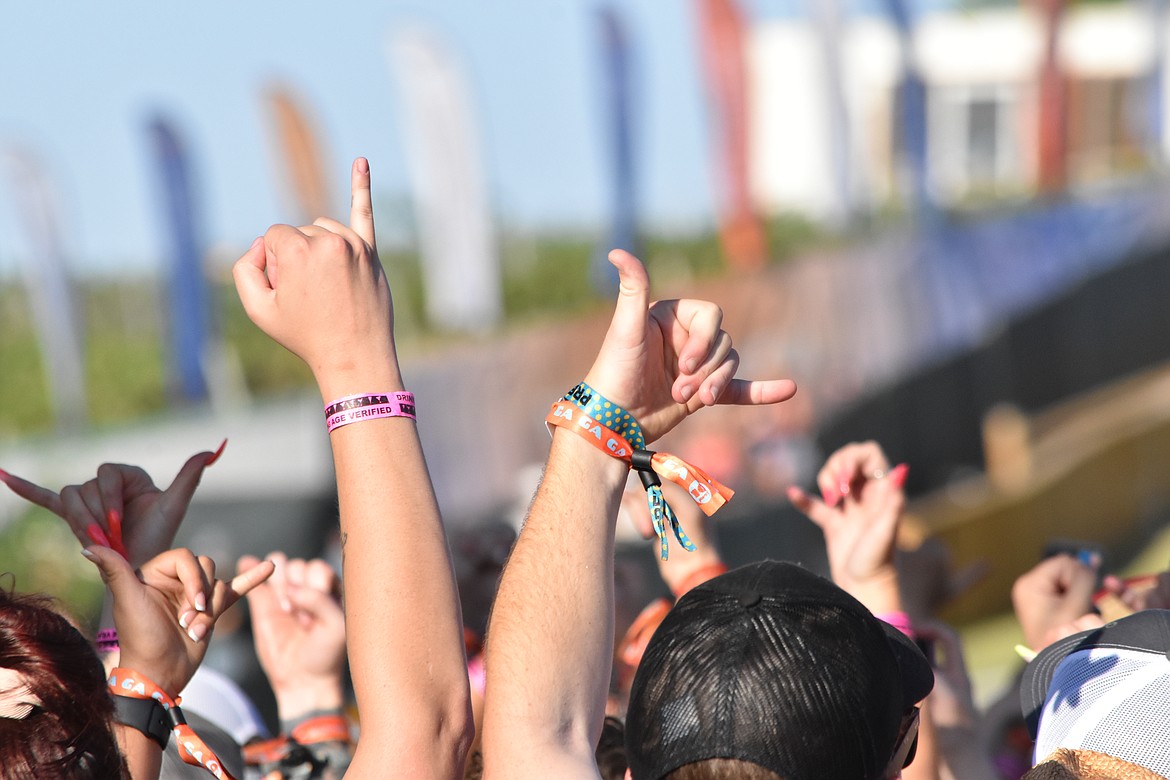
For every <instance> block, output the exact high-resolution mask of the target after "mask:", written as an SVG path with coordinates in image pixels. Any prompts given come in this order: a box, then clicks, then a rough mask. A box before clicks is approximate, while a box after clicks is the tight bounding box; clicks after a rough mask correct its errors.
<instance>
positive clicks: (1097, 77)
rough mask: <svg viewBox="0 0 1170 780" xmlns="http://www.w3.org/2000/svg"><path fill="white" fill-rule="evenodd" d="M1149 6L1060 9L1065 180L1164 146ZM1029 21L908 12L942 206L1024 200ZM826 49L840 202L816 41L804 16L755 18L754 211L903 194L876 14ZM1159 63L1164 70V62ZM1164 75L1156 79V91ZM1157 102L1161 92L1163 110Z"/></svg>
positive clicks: (1032, 64)
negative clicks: (838, 149)
mask: <svg viewBox="0 0 1170 780" xmlns="http://www.w3.org/2000/svg"><path fill="white" fill-rule="evenodd" d="M1149 8H1150V5H1148V4H1117V5H1104V6H1089V7H1081V6H1078V7H1074V8H1070V9H1069V10H1068V11H1067V12H1066V14H1065V16H1064V20H1063V23H1062V25H1061V29H1060V34H1059V38H1058V47H1059V49H1058V51H1059V57H1060V61H1061V64H1062V66H1063V68H1064V70H1065V75H1066V77H1067V84H1068V91H1067V115H1066V117H1067V118H1066V122H1067V124H1066V128H1067V144H1068V179H1069V182H1070V184H1071V185H1072V186H1074V187H1076V186H1083V185H1090V184H1094V183H1098V182H1101V181H1103V180H1107V179H1109V178H1113V177H1116V176H1119V175H1125V174H1129V173H1133V172H1137V171H1142V170H1145V169H1148V168H1149V167H1150V165H1151V159H1152V155H1151V151H1152V153H1153V155H1161V156H1163V157H1164V156H1165V152H1164V151H1163V150H1167V149H1170V122H1161V125H1162V127H1161V139H1160V143H1157V144H1154V143H1147V140H1146V139H1147V138H1149V137H1150V134H1151V133H1152V132H1153V128H1155V127H1156V124H1155V123H1154V122H1153V121H1152V120H1151V119H1150V115H1151V111H1152V110H1153V108H1152V107H1153V106H1155V105H1156V102H1155V101H1153V100H1151V99H1149V98H1148V97H1147V96H1148V95H1151V94H1152V92H1151V90H1150V88H1149V86H1148V84H1149V83H1150V81H1149V76H1150V73H1151V72H1152V71H1153V69H1154V67H1155V65H1154V63H1155V59H1156V54H1155V46H1154V43H1155V39H1154V32H1155V29H1162V30H1164V29H1165V25H1164V24H1161V25H1156V24H1154V22H1153V19H1152V17H1151V15H1150V13H1151V12H1150V10H1149ZM1042 36H1043V30H1042V25H1041V23H1040V20H1039V18H1038V17H1036V16H1035V15H1034V14H1033V13H1032V12H1030V11H1029V10H1027V9H1020V8H1012V9H996V10H985V11H971V12H966V11H954V12H948V13H938V14H931V15H928V16H924V17H922V18H920V19H919V21H918V23H917V25H916V29H915V35H914V50H913V57H914V61H915V63H916V65H917V67H918V71H919V73H920V74H921V76H922V78H923V80H924V82H925V84H926V88H927V154H928V170H929V182H930V189H931V191H932V193H933V194H934V196H935V198H936V199H937V201H938V202H939V203H941V204H943V205H957V204H960V203H962V202H964V201H969V200H972V199H984V198H988V197H1003V196H1012V195H1026V194H1028V193H1030V192H1032V190H1033V183H1034V181H1035V178H1036V171H1037V159H1036V158H1037V154H1036V148H1037V140H1036V139H1037V138H1038V129H1037V122H1036V109H1035V106H1036V104H1037V92H1038V90H1037V78H1038V75H1039V73H1040V69H1041V64H1042V60H1043V55H1044V41H1043V37H1042ZM836 38H837V40H838V41H839V43H838V44H837V46H836V48H837V51H838V53H839V57H840V60H839V62H840V67H839V71H840V73H841V79H842V85H841V93H842V95H843V98H844V105H845V113H846V115H847V125H846V128H847V129H846V132H845V133H844V135H843V136H838V137H843V139H844V145H845V146H846V147H847V150H848V151H847V155H844V156H847V158H848V163H847V166H846V167H845V171H846V172H847V173H846V179H847V182H848V186H847V191H848V193H849V197H850V198H851V199H852V203H850V204H842V203H840V200H841V198H840V197H839V196H838V195H836V193H837V192H840V191H841V190H842V185H841V184H839V183H837V182H838V181H840V179H839V178H838V177H837V175H836V174H835V170H836V169H835V166H834V162H833V156H834V151H833V146H834V144H833V142H832V141H831V139H832V138H833V137H834V134H833V133H831V132H830V130H831V126H830V116H832V114H833V105H832V95H833V91H832V90H831V89H830V85H829V83H828V80H827V77H826V74H827V73H828V72H829V69H828V68H827V67H826V61H827V56H829V55H827V54H826V48H825V47H824V46H822V44H821V36H820V35H819V34H818V31H817V28H816V27H815V26H814V25H813V24H811V23H810V22H808V21H805V20H791V21H778V22H770V23H765V24H760V25H758V26H757V27H756V28H755V29H754V30H753V33H752V37H751V43H750V49H749V52H748V55H747V56H748V60H749V73H750V74H751V79H752V85H751V105H750V109H749V110H750V111H751V122H750V128H751V130H750V132H751V143H752V161H753V162H752V177H753V180H752V189H753V193H754V195H755V198H756V202H757V204H758V205H759V207H760V209H761V210H762V211H763V212H764V213H765V214H774V213H777V212H781V211H796V212H800V213H805V214H808V215H810V216H813V217H817V218H831V217H833V216H834V215H837V214H839V213H841V212H842V211H843V210H844V209H845V208H846V207H848V209H849V210H851V211H856V210H862V211H868V210H874V209H877V208H881V207H882V206H883V205H885V204H888V203H890V202H891V201H894V200H898V199H907V198H908V195H907V194H905V190H904V188H901V187H899V186H898V182H899V181H900V172H899V171H898V170H897V165H898V162H897V157H896V151H895V150H896V148H897V145H898V143H899V142H898V140H897V138H896V135H895V127H896V120H897V110H896V108H895V94H896V85H897V82H898V79H899V75H900V70H901V66H900V59H899V58H900V52H899V48H898V41H897V37H896V32H895V30H894V28H893V27H892V25H891V24H890V23H888V22H887V21H885V20H884V19H881V18H874V17H870V18H856V19H853V20H847V21H846V22H845V24H844V25H843V27H842V29H841V31H840V35H839V36H836ZM1162 71H1163V72H1165V66H1164V65H1163V67H1162ZM1168 82H1170V78H1166V77H1163V79H1162V82H1161V83H1162V85H1163V86H1162V91H1163V93H1165V85H1166V84H1167V83H1168ZM1167 103H1170V100H1167V98H1166V97H1163V98H1162V102H1161V104H1162V105H1166V104H1167Z"/></svg>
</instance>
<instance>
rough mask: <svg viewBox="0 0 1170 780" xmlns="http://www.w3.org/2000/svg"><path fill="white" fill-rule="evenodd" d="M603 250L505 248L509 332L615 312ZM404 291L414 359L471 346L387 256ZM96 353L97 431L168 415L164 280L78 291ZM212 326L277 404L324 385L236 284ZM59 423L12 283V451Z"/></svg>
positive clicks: (398, 304)
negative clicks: (596, 271) (256, 316)
mask: <svg viewBox="0 0 1170 780" xmlns="http://www.w3.org/2000/svg"><path fill="white" fill-rule="evenodd" d="M766 228H767V237H768V242H769V250H770V257H771V258H772V261H773V262H776V263H779V262H783V261H784V260H785V259H787V258H788V257H790V256H791V255H792V254H793V253H794V252H796V251H798V250H799V249H800V248H802V247H806V246H810V245H812V244H814V243H817V242H822V241H824V240H826V237H825V236H824V235H823V234H822V233H820V232H818V231H817V230H816V229H815V228H814V227H813V226H812V225H811V224H810V223H808V222H806V221H804V220H802V219H799V218H796V217H782V218H778V219H774V220H772V221H770V222H768V223H767V225H766ZM598 252H600V249H599V243H598V242H597V241H596V240H595V239H594V238H593V237H591V236H587V235H576V236H573V235H558V236H552V237H533V236H518V235H508V234H505V235H504V236H503V237H502V238H501V241H500V254H501V267H502V277H503V279H502V288H503V300H504V310H505V325H504V327H515V326H520V325H524V324H526V323H531V322H534V321H540V320H541V319H544V318H549V317H558V318H560V317H565V316H571V315H573V314H576V313H581V312H584V311H590V310H594V309H596V308H597V307H602V306H608V305H609V300H608V297H607V296H599V295H598V294H597V293H596V292H595V287H594V284H593V279H592V278H591V275H590V273H591V271H590V266H591V262H592V258H593V257H594V255H595V253H598ZM642 253H643V256H644V259H645V260H646V264H647V266H648V268H649V270H650V273H651V275H652V277H653V276H654V275H656V274H669V275H671V276H672V277H682V278H686V279H701V278H704V277H710V276H713V275H718V274H721V273H724V272H725V265H724V262H723V257H722V252H721V250H720V247H719V242H718V238H717V236H716V235H715V234H714V233H711V232H708V233H698V234H696V235H694V236H690V237H661V236H648V237H646V238H645V239H644V241H643V248H642ZM382 259H383V263H384V265H385V266H386V269H387V276H388V278H389V280H390V284H391V288H392V290H393V291H394V306H395V322H396V326H395V327H396V331H397V336H398V338H399V341H400V342H401V343H402V345H403V346H404V348H405V349H406V350H408V351H409V350H410V349H411V348H412V343H414V346H415V347H418V346H420V345H422V346H426V347H430V346H432V345H433V344H434V343H435V342H442V341H445V340H450V339H454V338H459V337H458V336H456V335H453V334H446V333H442V332H440V331H437V330H435V329H434V328H432V327H431V326H430V324H429V323H428V322H427V321H426V315H425V305H424V296H423V280H422V273H421V270H420V267H419V260H418V256H417V254H415V253H413V252H408V251H394V250H390V251H383V253H382ZM75 296H76V300H77V301H78V306H77V311H78V313H79V315H80V316H79V320H80V328H81V331H82V334H83V338H84V346H85V361H86V363H85V382H86V397H87V417H88V420H89V421H90V423H91V424H92V425H93V426H95V427H99V428H100V427H105V426H110V425H117V424H121V423H127V422H132V421H134V420H137V419H141V418H145V417H150V416H154V415H157V414H161V413H163V412H165V411H166V409H167V408H168V406H169V403H170V401H169V399H170V398H171V397H172V396H173V394H172V393H171V392H170V391H169V389H168V387H167V376H166V373H167V368H166V364H165V353H166V350H167V349H168V346H167V334H166V312H165V306H166V303H165V301H166V297H165V296H164V295H163V287H162V282H161V281H159V280H157V279H131V280H117V281H115V280H110V279H88V280H81V281H79V282H78V283H77V285H76V289H75ZM211 300H212V304H211V305H212V307H213V313H212V321H213V322H216V323H218V327H219V328H220V329H221V332H222V334H223V338H224V342H225V343H226V344H227V345H228V349H229V350H230V351H231V352H232V353H233V354H234V355H235V357H236V358H237V360H238V363H239V366H240V368H241V369H242V371H243V375H244V380H245V382H246V384H247V387H248V390H249V392H251V393H253V394H255V395H258V396H265V395H270V394H273V393H280V392H284V391H288V390H291V389H295V388H300V387H305V386H307V385H309V384H310V383H311V380H312V377H311V375H310V374H309V371H308V369H307V368H306V367H305V366H304V364H303V363H301V361H300V360H298V359H297V358H295V357H294V356H293V355H291V354H290V353H288V352H287V351H285V350H284V349H282V348H280V347H279V346H277V345H276V344H274V343H273V342H272V341H271V340H270V339H269V338H268V337H267V336H265V335H264V334H263V333H262V332H261V331H260V330H259V329H258V328H256V327H255V326H254V325H253V324H252V323H251V322H250V321H249V320H248V318H247V316H246V315H245V313H244V310H243V307H242V306H241V305H240V302H239V299H238V298H237V296H236V292H235V289H234V288H233V287H232V286H231V280H230V278H228V277H227V276H226V275H224V278H220V279H218V280H216V281H215V282H214V283H213V289H212V295H211ZM54 429H55V421H54V419H53V415H52V408H51V403H50V396H49V393H48V387H47V383H46V378H45V372H44V364H43V361H42V359H41V352H40V346H39V344H38V342H37V338H36V332H35V329H34V324H33V319H32V313H31V310H30V308H29V305H28V302H27V300H26V298H25V295H24V292H23V290H22V289H21V288H20V287H19V285H17V284H16V283H15V282H2V281H0V442H3V441H5V440H15V439H17V438H21V437H25V436H33V435H42V434H49V433H52V432H53V431H54Z"/></svg>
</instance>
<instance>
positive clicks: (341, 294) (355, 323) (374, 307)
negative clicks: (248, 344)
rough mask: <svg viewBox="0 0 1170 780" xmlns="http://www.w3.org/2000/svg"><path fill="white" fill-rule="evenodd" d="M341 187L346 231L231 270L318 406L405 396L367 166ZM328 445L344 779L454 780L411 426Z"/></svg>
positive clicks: (447, 617)
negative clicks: (347, 750) (298, 365)
mask: <svg viewBox="0 0 1170 780" xmlns="http://www.w3.org/2000/svg"><path fill="white" fill-rule="evenodd" d="M352 186H353V201H352V210H351V214H350V224H349V226H346V225H343V224H341V223H339V222H336V221H334V220H331V219H324V218H323V219H318V220H317V221H316V222H314V224H312V225H307V226H303V227H300V228H294V227H290V226H288V225H274V226H273V227H271V228H269V230H268V232H267V233H266V234H265V235H264V237H263V238H260V239H257V240H256V241H255V242H254V243H253V245H252V247H251V248H250V249H249V250H248V252H247V253H245V254H244V256H243V257H242V258H241V259H240V260H239V261H238V262H237V263H236V267H235V279H236V288H237V290H238V291H239V294H240V299H241V301H243V304H244V308H245V310H246V311H247V312H248V316H249V317H250V318H251V319H252V321H253V322H255V323H256V324H257V325H258V326H259V327H260V328H261V329H262V330H264V331H265V332H266V333H267V334H268V335H269V336H271V337H272V338H273V339H275V340H276V341H277V342H279V343H280V344H282V345H283V346H284V347H286V348H287V349H289V350H290V351H291V352H293V353H294V354H296V355H297V356H298V357H300V358H301V359H302V360H304V361H305V363H306V364H308V366H309V368H310V369H311V370H312V372H313V375H314V377H315V378H316V380H317V385H318V388H319V389H320V391H321V397H322V399H323V400H324V401H325V402H326V403H331V402H333V401H334V400H336V399H339V398H344V397H347V396H354V395H359V394H360V395H366V394H373V395H384V396H390V395H393V394H394V393H396V392H400V391H403V390H405V386H404V385H403V381H402V375H401V373H400V371H399V367H398V357H397V352H396V349H395V345H394V330H393V310H392V304H391V299H390V288H389V285H388V284H387V283H386V277H385V274H384V272H383V270H382V265H381V263H380V261H379V260H378V254H377V250H376V249H375V241H374V219H373V206H372V204H371V198H370V170H369V165H368V163H367V162H366V161H365V160H364V159H360V158H359V159H358V160H357V161H355V163H354V166H353V170H352ZM424 400H425V399H424ZM424 413H425V411H424ZM330 443H331V444H332V447H333V460H334V464H335V467H336V471H337V491H338V499H339V503H340V511H341V539H342V546H343V556H344V572H343V576H344V581H345V592H346V599H345V618H346V626H347V631H348V636H347V641H348V646H349V658H350V668H351V671H352V674H353V682H354V691H355V694H356V695H357V700H358V706H359V708H360V710H361V718H362V739H361V741H360V743H359V745H358V748H357V752H356V754H355V756H354V761H353V764H352V765H351V767H350V776H352V777H383V776H385V767H386V761H387V760H388V757H390V760H392V761H393V763H394V766H395V768H396V771H397V772H399V773H400V774H401V775H402V776H404V777H459V776H460V775H461V773H462V771H463V762H464V756H465V753H466V751H467V746H468V744H469V743H470V739H471V725H470V724H471V708H470V703H469V701H470V700H469V693H468V681H467V669H466V665H465V664H466V662H465V660H464V657H463V640H462V636H463V629H462V622H461V619H460V614H459V602H458V598H457V596H456V590H455V582H454V577H453V575H452V571H451V563H450V560H449V558H448V554H447V543H446V537H445V536H444V534H443V525H442V521H441V519H440V517H439V510H438V506H437V504H436V503H435V497H434V492H433V490H432V488H431V481H430V475H429V474H428V473H427V467H426V463H425V462H424V460H423V453H422V446H421V444H420V442H419V438H418V432H417V430H416V428H415V423H414V421H413V420H412V419H409V418H407V417H401V416H398V417H380V418H365V419H362V420H361V421H360V422H355V423H352V424H348V425H344V426H342V427H339V428H336V429H335V430H334V431H333V432H332V433H331V434H330Z"/></svg>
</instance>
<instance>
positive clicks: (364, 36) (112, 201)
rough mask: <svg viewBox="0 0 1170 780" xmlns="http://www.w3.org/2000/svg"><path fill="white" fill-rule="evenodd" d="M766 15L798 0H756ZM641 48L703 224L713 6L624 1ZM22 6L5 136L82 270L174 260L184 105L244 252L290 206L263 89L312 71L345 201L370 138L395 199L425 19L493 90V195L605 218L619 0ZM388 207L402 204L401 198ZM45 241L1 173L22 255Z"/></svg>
mask: <svg viewBox="0 0 1170 780" xmlns="http://www.w3.org/2000/svg"><path fill="white" fill-rule="evenodd" d="M743 2H744V7H745V9H746V10H747V11H748V13H749V14H750V15H751V16H752V17H753V18H756V19H761V18H767V17H770V16H775V15H787V14H791V13H793V12H794V11H799V10H800V9H801V8H802V5H801V3H800V2H799V1H798V0H751V1H750V2H749V1H748V0H743ZM616 5H618V6H619V7H620V9H621V11H622V13H623V14H624V15H625V18H626V21H627V23H628V25H629V29H630V32H631V36H632V37H633V38H634V40H635V42H636V45H637V47H638V65H639V68H640V75H639V87H638V94H639V95H640V96H641V106H642V109H641V110H642V113H641V116H640V118H639V120H638V121H639V122H640V126H639V127H638V131H637V133H638V150H639V159H640V162H641V165H642V170H641V171H640V182H639V186H640V188H641V196H642V197H641V201H642V205H643V209H644V217H645V219H646V221H648V222H650V223H653V224H656V225H658V226H665V227H669V228H674V229H688V228H690V229H701V228H703V227H705V226H707V225H709V224H710V220H711V213H712V201H711V198H712V196H711V178H710V162H709V146H708V136H707V126H706V119H705V116H704V106H703V86H702V82H701V80H700V74H699V72H698V52H697V48H696V29H695V20H694V17H693V4H692V3H690V2H681V1H677V0H675V1H668V0H624V2H620V3H617V4H616ZM6 6H7V7H6V8H5V12H4V16H5V19H4V22H3V24H0V146H9V145H17V146H19V147H21V148H23V149H26V150H28V151H30V152H32V153H33V154H35V155H36V156H37V157H39V158H40V159H41V160H42V161H43V163H44V165H45V167H46V170H47V171H48V174H49V176H50V177H51V180H52V183H53V186H54V188H55V189H56V191H57V193H58V196H59V197H58V201H59V203H60V207H61V222H62V227H63V232H64V235H65V239H64V240H65V248H66V251H67V253H68V257H69V263H70V267H71V268H72V269H73V270H74V271H75V272H79V273H89V272H109V271H118V270H120V269H122V268H152V267H157V266H158V264H159V259H158V258H159V257H160V256H161V255H162V254H163V251H164V250H163V247H165V242H164V237H163V235H162V234H161V230H162V228H161V219H160V216H159V214H160V211H161V209H160V208H158V206H157V204H156V203H155V197H156V187H155V179H154V171H153V168H152V167H151V160H150V156H149V150H148V147H147V145H146V132H145V129H144V128H145V125H146V122H147V119H148V118H149V117H150V116H151V115H152V113H154V112H163V113H164V114H166V115H167V116H169V117H171V118H172V119H173V120H174V121H175V123H176V124H177V126H178V127H179V129H180V132H181V133H182V135H183V136H184V139H185V141H186V143H187V146H188V148H189V149H190V151H191V153H192V155H193V158H194V160H195V163H196V166H197V167H196V172H197V173H196V175H197V183H198V187H199V189H198V195H199V196H200V201H201V203H202V213H201V215H200V222H201V225H202V227H203V232H204V235H205V237H206V243H208V244H209V245H211V246H215V247H219V248H223V249H225V251H226V249H227V248H230V247H232V246H238V247H240V248H241V250H242V249H243V248H244V247H246V246H247V245H248V243H249V242H250V241H251V239H252V238H253V237H254V236H255V235H257V234H258V233H260V232H262V231H263V230H264V229H265V228H266V227H267V226H268V225H269V224H270V223H272V222H278V221H282V220H285V219H289V218H290V216H289V215H290V214H291V213H292V211H291V209H290V208H289V203H288V201H287V200H285V199H283V198H282V196H281V193H280V192H279V191H278V182H279V181H280V178H279V174H278V171H277V170H276V165H277V160H276V157H275V155H274V154H273V152H272V151H271V149H270V144H269V137H268V135H267V125H266V118H265V116H264V113H263V110H262V105H261V102H260V97H259V96H260V94H261V91H262V89H263V88H264V86H265V85H266V84H268V83H269V82H270V81H271V80H274V79H275V80H280V81H282V82H284V83H287V84H290V85H293V86H294V87H296V88H297V89H298V90H299V91H300V93H301V95H302V97H303V100H304V101H305V102H306V103H307V104H309V105H311V106H312V107H313V108H315V109H316V111H317V113H318V117H317V120H316V124H317V128H318V130H319V131H320V135H321V136H322V140H323V142H324V147H325V151H326V153H327V155H328V160H329V162H328V165H329V171H328V173H329V174H330V175H331V176H333V177H334V184H335V193H336V194H337V197H338V199H339V202H338V210H339V211H343V210H344V207H345V203H346V200H345V187H346V183H347V176H348V166H349V161H350V160H351V159H352V158H353V157H354V156H357V155H359V154H362V155H366V156H368V157H369V158H370V160H371V163H372V168H373V172H374V183H375V191H376V193H378V194H379V195H381V196H383V198H382V200H381V202H383V203H385V202H388V201H389V200H390V199H393V198H396V197H399V196H405V195H406V193H407V192H408V183H407V174H406V168H405V160H404V158H403V150H402V145H401V138H400V131H399V124H398V116H397V113H396V103H397V101H398V94H397V89H396V84H395V81H394V79H393V76H392V73H391V71H390V67H389V64H388V58H387V55H386V44H387V40H388V36H389V34H390V33H391V31H392V30H393V29H394V28H395V27H396V26H400V25H402V24H404V23H407V22H416V21H421V22H424V23H426V24H427V25H429V26H430V27H431V28H432V29H433V30H435V31H436V32H437V33H438V34H440V35H442V36H443V37H445V38H446V39H447V40H448V42H449V43H450V45H451V46H452V48H454V49H455V50H456V51H457V52H458V53H459V55H460V57H461V59H462V62H463V65H464V67H465V70H466V73H467V75H468V77H469V79H470V82H471V84H472V88H473V90H474V95H475V101H476V105H477V109H478V113H479V119H480V131H481V137H482V149H483V152H484V157H485V165H486V168H487V176H488V180H489V185H490V191H491V198H492V201H493V207H494V209H495V211H496V212H497V213H498V214H499V215H501V216H502V217H503V219H504V220H505V221H506V223H507V224H508V225H510V226H512V227H514V228H519V229H521V230H529V229H536V228H544V227H554V226H582V227H589V226H597V225H600V224H602V223H603V221H604V218H605V209H606V203H607V197H608V182H607V180H606V176H605V170H606V169H605V157H604V155H605V151H606V146H605V144H606V136H605V129H604V128H605V126H604V124H603V120H602V116H601V114H600V107H601V88H600V83H599V67H598V61H599V56H600V55H599V51H598V43H597V41H598V34H597V29H596V27H597V25H596V18H595V17H596V9H597V8H598V6H599V2H597V0H525V1H522V0H498V1H497V2H476V1H475V0H445V1H444V2H425V1H423V0H417V1H412V0H390V1H389V2H372V1H370V0H366V1H364V2H352V3H347V4H345V5H344V6H343V7H340V8H338V7H335V6H327V5H326V4H323V3H308V2H303V1H299V0H298V1H296V2H279V3H277V2H272V1H271V0H263V1H262V2H242V3H225V2H220V1H218V0H216V1H215V2H206V3H199V4H192V3H187V4H177V3H159V2H151V3H147V2H142V1H141V0H135V1H134V2H120V3H106V4H92V3H77V4H63V3H61V4H56V3H9V4H6ZM383 216H386V215H383ZM22 253H27V249H26V246H25V237H24V235H23V230H22V228H21V227H20V226H19V225H18V224H17V223H16V219H15V214H14V209H13V206H12V202H11V197H10V193H9V187H8V183H7V182H5V181H0V272H4V271H10V270H11V269H12V268H13V267H14V261H15V258H16V257H19V256H22Z"/></svg>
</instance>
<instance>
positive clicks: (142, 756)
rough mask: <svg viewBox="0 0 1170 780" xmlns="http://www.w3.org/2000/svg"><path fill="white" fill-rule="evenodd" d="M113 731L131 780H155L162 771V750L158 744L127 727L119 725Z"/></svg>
mask: <svg viewBox="0 0 1170 780" xmlns="http://www.w3.org/2000/svg"><path fill="white" fill-rule="evenodd" d="M114 731H115V734H116V735H117V738H118V747H119V748H120V749H121V751H122V757H123V758H125V759H126V768H127V769H129V770H130V777H131V780H156V778H157V777H158V775H159V772H161V771H162V750H161V749H160V748H159V746H158V743H157V742H155V741H154V740H152V739H151V738H150V737H148V736H146V735H145V734H143V733H142V732H141V731H138V730H137V729H133V728H130V727H129V726H123V725H121V724H119V725H117V726H115V727H114Z"/></svg>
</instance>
